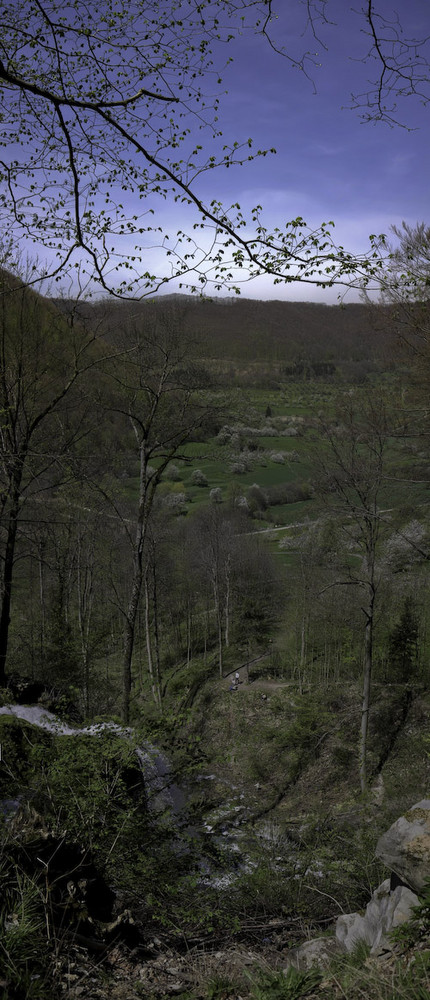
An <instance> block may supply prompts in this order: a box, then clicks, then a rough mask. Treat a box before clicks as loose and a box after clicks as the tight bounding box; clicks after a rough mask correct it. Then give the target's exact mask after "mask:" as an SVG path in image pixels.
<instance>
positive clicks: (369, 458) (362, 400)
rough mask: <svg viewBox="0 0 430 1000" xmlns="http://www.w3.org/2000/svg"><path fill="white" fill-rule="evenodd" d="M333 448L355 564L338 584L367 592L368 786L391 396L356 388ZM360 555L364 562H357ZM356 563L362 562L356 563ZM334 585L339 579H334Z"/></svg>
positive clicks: (335, 495) (333, 430) (334, 477)
mask: <svg viewBox="0 0 430 1000" xmlns="http://www.w3.org/2000/svg"><path fill="white" fill-rule="evenodd" d="M322 431H323V436H324V440H325V442H326V445H327V452H326V454H325V456H324V458H322V459H321V458H320V472H321V475H320V481H319V491H320V494H321V495H322V497H323V498H324V500H325V502H326V504H327V506H328V508H329V510H330V511H331V512H332V514H335V515H336V518H337V519H338V521H339V524H340V526H341V530H342V533H343V534H344V536H346V538H347V540H348V542H349V548H350V559H349V565H348V566H345V570H344V572H343V574H342V576H340V574H339V577H338V579H337V580H336V582H335V584H334V586H336V587H341V586H344V587H349V586H353V587H356V588H357V589H358V590H359V592H360V594H361V595H362V597H363V602H362V605H361V610H362V613H363V621H364V630H363V640H364V641H363V697H362V705H361V725H360V743H359V773H360V784H361V788H362V791H364V790H365V789H366V787H367V771H366V746H367V733H368V725H369V712H370V694H371V680H372V672H373V649H374V626H375V614H376V602H377V596H378V591H379V586H380V582H381V576H380V573H379V571H378V554H379V543H380V539H381V534H382V531H383V529H384V526H385V517H384V512H383V509H382V508H381V502H382V498H383V489H384V485H385V479H386V457H387V450H388V443H389V435H390V426H389V416H388V410H387V404H386V401H385V400H384V399H383V398H382V397H381V396H380V397H377V398H375V397H373V398H372V397H371V396H370V395H368V394H366V395H364V394H360V393H356V394H355V396H349V397H348V399H347V400H346V401H345V403H344V405H343V406H342V407H340V408H339V412H338V415H337V421H336V422H335V423H330V424H328V423H326V424H325V425H324V426H323V427H322ZM357 561H358V565H357ZM354 563H355V564H356V565H355V566H354ZM330 586H333V584H330Z"/></svg>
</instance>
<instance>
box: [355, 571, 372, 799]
mask: <svg viewBox="0 0 430 1000" xmlns="http://www.w3.org/2000/svg"><path fill="white" fill-rule="evenodd" d="M374 607H375V590H374V587H373V585H372V584H371V585H370V588H369V603H368V607H367V608H366V609H365V612H364V613H365V615H366V626H365V633H364V675H363V698H362V703H361V726H360V742H359V751H358V764H359V773H360V787H361V791H362V792H365V791H366V788H367V768H366V748H367V733H368V728H369V712H370V686H371V681H372V666H373V619H374Z"/></svg>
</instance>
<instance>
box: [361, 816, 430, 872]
mask: <svg viewBox="0 0 430 1000" xmlns="http://www.w3.org/2000/svg"><path fill="white" fill-rule="evenodd" d="M375 853H376V857H377V858H380V859H381V861H383V863H384V865H387V868H390V869H391V871H393V872H396V875H398V876H399V878H400V879H401V881H402V882H404V883H406V885H408V886H409V887H410V888H411V889H413V890H414V892H421V890H422V889H423V887H424V885H425V883H426V882H428V880H429V879H430V799H422V800H421V802H417V804H416V805H415V806H412V808H411V809H409V810H408V812H407V813H405V814H404V815H403V816H400V818H399V819H398V820H397V821H396V822H395V823H393V825H392V826H390V829H389V830H387V832H386V833H384V834H383V835H382V837H380V839H379V840H378V843H377V845H376V852H375Z"/></svg>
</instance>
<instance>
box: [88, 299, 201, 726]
mask: <svg viewBox="0 0 430 1000" xmlns="http://www.w3.org/2000/svg"><path fill="white" fill-rule="evenodd" d="M130 338H131V342H134V348H133V350H132V351H130V352H129V353H128V354H126V355H124V358H123V361H122V363H121V365H118V364H116V365H115V368H114V369H110V370H109V371H108V370H107V369H106V374H107V375H108V376H109V383H108V384H109V386H110V389H109V393H110V392H111V387H112V385H114V387H115V392H116V400H114V399H112V397H111V395H109V399H108V401H107V404H106V405H107V406H108V408H109V409H111V410H113V409H115V411H116V412H117V413H120V414H122V417H123V419H124V420H125V422H126V425H127V426H128V428H129V430H131V432H132V435H133V437H134V444H135V450H136V454H137V457H138V463H139V487H138V497H137V506H136V508H135V509H134V511H132V512H131V516H130V517H129V518H127V519H125V520H124V525H125V528H126V531H127V536H128V539H129V545H130V548H131V555H132V569H131V573H130V587H129V591H128V597H127V601H126V607H125V608H124V649H123V719H124V722H125V723H127V722H128V720H129V713H130V694H131V684H132V659H133V648H134V642H135V633H136V622H137V615H138V608H139V602H140V597H141V593H142V585H143V583H144V580H145V579H146V580H147V581H148V575H147V572H146V570H147V567H146V547H147V544H148V530H149V525H150V519H151V515H152V513H153V510H154V503H155V499H156V496H157V493H158V489H159V485H160V482H161V479H162V476H163V474H164V473H165V471H166V469H167V467H168V465H169V464H170V463H171V462H172V460H173V459H174V458H178V457H181V454H182V452H181V449H182V447H183V445H184V444H185V442H186V441H187V440H189V438H190V435H191V434H193V433H195V432H196V430H197V429H200V428H202V427H204V425H205V422H206V420H207V417H208V412H209V410H210V406H209V402H208V399H207V397H205V395H204V392H203V391H202V390H207V389H208V386H209V379H208V375H207V373H206V371H205V370H204V369H203V368H202V367H201V366H198V365H196V364H194V363H193V362H192V360H191V358H190V356H189V351H190V347H189V344H188V343H187V339H186V337H185V335H184V333H183V331H182V329H181V325H180V318H179V317H178V315H177V314H175V312H174V311H170V312H168V311H166V312H164V314H161V313H159V312H157V313H156V314H155V313H154V315H152V316H151V315H150V314H148V316H147V318H146V323H144V324H143V325H142V327H138V328H137V329H134V330H132V331H131V330H130V329H129V330H128V332H127V339H128V341H129V342H130ZM148 572H149V570H148Z"/></svg>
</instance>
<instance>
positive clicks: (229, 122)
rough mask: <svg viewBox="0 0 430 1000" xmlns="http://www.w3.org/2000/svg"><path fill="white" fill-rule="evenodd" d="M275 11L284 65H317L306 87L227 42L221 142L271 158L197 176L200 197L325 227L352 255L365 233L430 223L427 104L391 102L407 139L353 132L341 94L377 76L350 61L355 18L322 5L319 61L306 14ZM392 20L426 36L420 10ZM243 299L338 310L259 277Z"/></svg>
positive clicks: (382, 130)
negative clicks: (308, 57) (307, 57)
mask: <svg viewBox="0 0 430 1000" xmlns="http://www.w3.org/2000/svg"><path fill="white" fill-rule="evenodd" d="M277 9H278V12H279V18H278V21H277V22H276V28H275V29H274V31H273V34H274V37H275V38H276V41H277V43H279V44H280V45H284V46H285V49H286V51H287V52H289V53H291V54H293V55H295V54H297V55H300V54H301V52H302V51H304V50H306V49H312V50H313V51H314V52H316V53H318V55H317V56H316V57H315V61H316V62H317V63H320V64H321V65H316V66H314V67H313V68H312V67H310V72H312V76H313V82H314V85H313V83H312V81H311V80H309V79H306V77H305V76H304V74H303V73H301V72H300V71H299V70H297V69H293V68H291V66H290V65H289V63H288V62H287V60H285V59H283V58H282V57H281V56H279V55H277V54H276V53H275V52H273V50H272V49H271V48H270V47H269V45H267V44H264V40H263V39H261V38H258V37H253V36H245V37H242V38H241V39H239V40H238V41H235V42H234V43H232V45H231V46H229V48H228V53H229V54H230V55H233V57H234V62H233V63H232V64H231V65H229V66H228V67H227V68H226V69H225V70H224V73H223V82H224V84H225V87H226V89H227V91H228V93H227V95H226V96H225V97H224V98H223V99H222V104H221V113H220V121H221V125H222V128H223V132H224V136H225V138H226V140H232V141H233V140H234V139H237V140H240V139H247V138H248V136H252V137H253V139H254V147H255V148H256V149H257V148H259V147H261V148H263V147H271V146H275V147H276V150H277V154H276V156H268V157H266V158H265V159H262V158H259V159H258V160H257V161H255V162H254V163H252V164H247V165H246V166H244V167H237V168H235V169H234V170H230V171H225V172H222V171H218V172H217V173H216V178H214V176H213V175H209V176H208V175H207V174H205V175H203V176H202V179H201V191H202V193H204V194H205V195H206V196H210V191H211V189H213V190H215V188H216V196H217V197H220V198H223V199H225V201H226V203H230V202H233V201H235V200H238V201H239V202H240V203H241V205H242V206H243V207H244V209H245V210H246V209H249V207H250V206H252V205H254V204H256V203H260V204H262V205H263V207H264V218H265V220H266V221H267V222H268V223H269V225H279V226H282V224H283V223H284V222H286V221H287V220H289V219H292V218H295V217H296V216H297V215H302V216H303V217H304V218H305V219H306V221H307V222H308V223H309V224H310V225H312V226H317V225H319V224H320V223H321V222H323V221H328V220H330V219H332V220H333V221H334V222H335V224H336V228H335V231H334V235H335V238H336V240H337V241H338V242H340V243H342V244H343V245H344V246H345V247H346V248H347V249H350V250H353V251H364V250H365V249H366V246H367V237H368V235H369V234H370V233H381V232H385V233H387V232H388V231H389V228H390V226H391V225H392V224H393V223H397V224H399V223H401V221H402V220H403V219H405V220H406V221H407V222H409V223H411V224H414V223H416V222H417V221H425V222H427V223H429V224H430V217H429V215H430V213H429V208H430V204H429V174H430V169H429V168H430V155H429V154H430V142H429V135H430V128H429V126H430V104H429V106H428V107H425V106H423V104H422V102H420V101H419V100H418V99H417V98H413V97H411V98H407V99H404V100H403V101H402V102H401V103H400V105H399V120H400V121H401V122H405V123H406V125H407V126H408V128H404V127H400V126H399V127H389V125H387V124H385V123H381V122H379V123H376V124H369V123H365V122H363V121H362V119H361V117H360V112H358V111H354V110H350V109H349V108H348V104H350V96H351V92H355V93H357V92H362V91H364V90H366V89H367V81H368V80H369V79H371V78H372V76H373V75H374V72H375V71H374V67H373V66H372V65H371V64H367V65H364V64H363V62H362V61H360V60H361V59H362V57H363V56H364V55H365V54H366V51H367V49H368V39H367V38H366V36H365V35H364V34H363V30H362V29H363V22H362V21H361V20H360V18H359V16H358V15H357V14H355V13H354V12H353V10H352V9H351V7H350V5H349V4H345V0H330V3H329V4H328V6H327V12H328V13H330V16H331V18H332V19H333V20H334V21H336V22H337V24H334V25H324V26H323V25H322V26H321V31H320V34H321V37H322V39H323V41H324V42H325V44H326V45H327V51H324V49H323V48H322V47H321V46H320V45H318V43H317V42H316V41H315V39H314V38H313V37H312V35H311V34H310V33H309V32H308V34H307V35H306V36H305V37H300V32H301V30H302V29H303V25H304V23H305V20H306V18H305V13H306V12H305V7H304V6H303V7H302V8H301V9H300V7H299V5H298V4H297V3H294V4H292V3H290V2H289V0H278V4H277ZM378 9H379V11H381V12H383V13H386V14H387V16H390V17H391V16H392V12H393V10H395V8H394V7H393V5H392V3H391V2H388V0H380V3H379V4H378ZM400 14H401V17H402V20H403V25H404V29H405V33H406V35H416V36H425V35H426V33H427V34H430V6H429V2H428V0H408V3H407V4H406V3H405V2H403V3H402V4H401V10H400ZM293 15H294V16H293ZM427 53H428V54H429V53H430V45H428V46H427ZM427 76H429V74H427ZM215 179H216V185H214V180H215ZM242 294H244V295H247V296H249V295H252V296H255V297H258V298H289V299H312V300H323V301H327V302H328V301H336V299H337V296H338V290H331V291H330V290H329V291H323V290H320V289H317V288H313V287H312V286H306V285H302V286H299V285H297V284H293V285H289V286H284V285H279V286H276V287H275V288H274V287H273V284H272V283H271V281H270V280H269V279H268V278H267V279H266V278H260V279H258V280H257V281H253V282H252V283H249V284H245V285H244V286H243V290H242ZM355 297H357V296H355Z"/></svg>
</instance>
